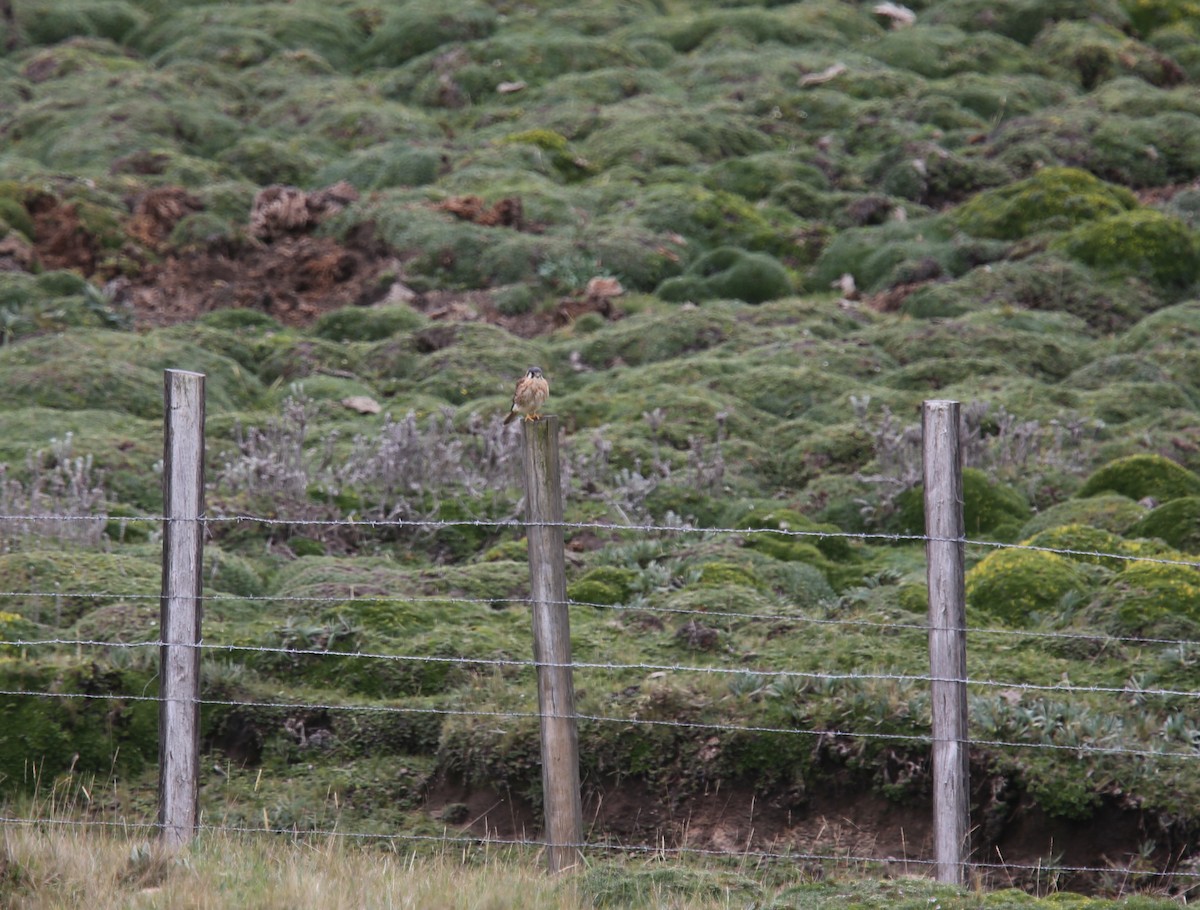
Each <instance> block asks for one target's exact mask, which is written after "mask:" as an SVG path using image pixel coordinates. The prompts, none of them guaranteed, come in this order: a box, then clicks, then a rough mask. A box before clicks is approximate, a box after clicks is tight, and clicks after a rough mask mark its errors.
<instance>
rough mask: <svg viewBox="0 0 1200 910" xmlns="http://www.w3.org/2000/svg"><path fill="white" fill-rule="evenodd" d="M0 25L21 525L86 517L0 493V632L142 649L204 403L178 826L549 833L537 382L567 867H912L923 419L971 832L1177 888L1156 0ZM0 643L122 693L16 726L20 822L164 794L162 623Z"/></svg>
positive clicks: (1178, 644) (1177, 665)
mask: <svg viewBox="0 0 1200 910" xmlns="http://www.w3.org/2000/svg"><path fill="white" fill-rule="evenodd" d="M13 6H14V7H15V17H16V18H15V22H12V23H7V24H5V25H4V26H2V27H0V28H3V29H7V31H3V40H0V44H3V45H5V46H6V47H7V52H6V53H4V55H3V56H0V269H3V271H0V515H24V516H29V515H33V516H67V517H78V516H103V520H100V521H54V520H49V519H46V520H17V521H4V520H2V519H0V592H2V595H0V640H2V641H8V642H12V641H22V640H43V639H62V640H72V641H73V640H86V641H103V642H110V643H114V642H115V643H126V644H134V643H138V642H153V641H155V640H156V639H157V636H158V629H157V622H158V593H159V580H158V565H159V558H160V550H161V536H160V533H159V531H160V529H159V525H158V523H157V522H155V521H154V520H153V516H155V515H156V514H161V508H162V493H161V488H160V483H161V479H160V474H159V473H158V472H157V468H158V467H159V466H160V464H159V463H160V461H161V458H162V451H163V450H162V426H161V421H162V415H161V412H162V391H161V390H162V370H163V369H164V368H181V369H189V370H198V371H202V372H204V373H205V374H206V375H207V377H208V379H207V388H208V404H207V407H208V436H207V470H208V481H209V490H208V494H207V504H208V512H209V515H210V517H211V518H212V521H211V523H210V535H209V539H208V541H207V543H206V564H205V584H206V592H207V594H208V595H209V597H208V600H207V602H206V605H205V620H204V622H205V625H204V638H205V641H206V643H209V644H213V645H228V646H234V647H233V649H229V650H217V649H213V650H209V651H206V652H205V654H204V683H203V685H204V697H205V699H207V700H208V701H209V702H211V703H210V704H207V705H205V707H204V709H203V724H204V747H205V749H206V757H205V760H204V762H203V763H202V764H203V767H204V768H205V769H206V770H205V772H204V774H205V777H204V780H203V782H202V801H203V806H204V812H205V817H206V819H207V820H208V821H210V822H212V823H215V824H230V825H236V826H247V825H249V826H255V827H257V826H261V825H264V824H265V825H266V826H267V827H270V828H281V829H295V830H298V831H319V830H327V829H329V828H331V827H334V826H335V825H336V826H337V827H338V828H339V829H340V830H344V831H354V832H364V833H371V834H380V833H390V832H406V833H409V834H415V835H435V834H440V833H442V832H443V831H445V830H447V829H449V830H452V831H454V832H458V833H470V834H483V833H485V832H490V833H493V834H496V833H498V834H500V835H501V836H506V837H510V836H518V837H519V836H522V835H526V836H528V835H532V833H533V832H535V831H536V830H537V829H538V826H539V824H540V816H539V813H540V799H541V793H540V791H541V778H540V768H539V765H538V760H537V758H538V752H537V717H536V713H535V712H536V693H535V691H534V687H533V670H532V668H531V667H529V666H527V665H524V663H525V662H527V661H529V660H530V659H531V657H532V644H531V640H530V632H529V616H528V611H527V610H525V609H522V600H523V599H524V598H525V597H527V590H528V576H527V567H526V552H525V544H524V540H523V535H522V533H521V530H520V528H519V527H515V526H512V525H510V524H507V523H508V522H510V521H512V520H514V519H519V518H520V517H521V516H522V514H523V512H522V494H521V490H520V486H519V482H520V477H519V474H520V470H519V468H520V464H519V463H520V459H519V447H520V432H519V430H518V429H516V428H513V427H510V428H507V429H506V428H504V427H503V426H502V425H501V422H500V421H501V418H502V417H503V415H504V414H505V412H506V411H507V409H508V404H509V400H510V396H511V394H512V385H513V382H514V381H515V380H516V378H517V377H518V376H519V375H521V373H522V372H523V371H524V370H525V369H526V367H528V366H529V365H530V364H535V363H536V364H538V365H540V366H541V367H542V368H543V369H544V370H545V372H546V375H547V376H548V377H549V378H550V382H551V385H552V389H553V392H552V398H551V403H550V408H549V410H550V411H552V412H553V413H554V414H556V415H558V417H559V419H560V420H561V422H562V425H563V427H564V430H565V433H564V437H563V461H564V475H565V484H566V489H567V497H566V513H567V514H566V518H567V521H568V522H572V523H576V524H578V525H579V527H573V528H569V529H568V531H567V547H568V573H569V578H568V583H569V588H568V595H569V597H570V599H571V600H572V601H575V602H576V603H575V604H574V605H573V606H572V608H571V623H572V641H573V649H574V656H575V659H576V660H577V661H580V662H582V663H584V664H590V665H592V666H591V667H589V668H585V669H580V670H579V671H578V673H577V676H576V688H577V690H578V695H579V710H580V713H581V714H583V715H586V716H587V718H589V719H586V720H584V721H582V722H581V728H580V736H581V741H582V754H583V763H584V767H583V769H582V770H583V777H584V786H585V791H586V799H587V801H588V806H589V807H590V808H589V813H590V815H589V819H590V821H589V824H590V825H591V827H590V833H589V840H590V841H592V842H594V843H597V844H606V843H607V844H617V843H636V844H655V843H661V842H663V841H665V842H667V843H670V844H679V845H686V846H690V847H699V848H702V849H721V850H734V851H735V852H736V851H737V850H742V849H748V848H751V847H753V848H759V849H781V848H782V847H785V846H786V847H788V848H790V849H792V850H793V851H799V852H801V853H804V852H813V853H816V854H822V855H826V854H829V853H830V852H836V853H839V854H844V855H847V856H864V855H865V856H888V855H891V856H899V857H903V856H912V857H922V856H924V857H927V856H928V855H929V844H928V831H929V820H928V815H929V808H928V807H929V793H930V786H931V784H930V779H929V777H930V775H929V766H928V744H927V742H926V741H925V740H924V738H925V737H927V736H928V735H929V696H928V686H927V684H925V683H923V682H920V681H913V680H911V679H909V677H913V676H921V675H927V674H928V664H927V656H926V651H925V648H926V633H925V630H924V627H923V623H924V621H925V610H926V596H927V594H926V589H925V575H924V572H925V567H924V551H923V547H922V545H921V544H920V542H919V541H914V540H912V539H911V536H912V535H920V534H921V533H922V532H923V528H924V524H923V505H922V495H921V492H922V491H921V489H920V486H919V484H920V481H921V465H920V439H919V405H920V402H921V401H922V400H923V399H928V398H950V399H956V400H959V401H961V402H962V403H963V415H964V430H965V457H966V462H967V471H966V476H965V479H964V484H965V496H966V503H965V515H966V521H967V533H968V536H969V537H970V538H971V539H972V540H973V541H976V542H977V543H974V544H972V545H969V546H968V547H967V555H968V558H969V560H970V568H969V572H968V576H967V593H968V622H969V625H970V626H971V630H972V631H971V634H970V641H969V645H968V648H969V667H968V669H969V675H970V676H971V678H972V679H973V680H978V681H981V683H983V684H982V685H976V686H973V687H972V689H971V737H972V739H973V740H975V741H977V743H978V744H977V745H975V746H973V748H972V750H971V768H972V781H973V787H974V794H973V811H974V813H975V815H974V823H975V826H976V827H975V832H974V835H973V837H974V839H975V847H976V848H977V856H978V857H979V858H981V859H982V860H983V861H985V862H992V863H998V864H1004V863H1009V862H1012V863H1015V864H1017V865H1018V866H1020V865H1021V864H1036V863H1041V864H1042V865H1045V864H1046V863H1051V864H1053V863H1057V862H1064V863H1066V864H1067V865H1082V866H1091V867H1095V866H1108V865H1112V866H1115V867H1120V868H1127V867H1128V868H1134V869H1136V870H1138V871H1139V872H1151V871H1155V870H1163V869H1166V868H1168V867H1170V868H1171V869H1180V870H1184V871H1186V870H1188V869H1190V870H1191V871H1193V872H1195V871H1196V864H1197V863H1198V862H1200V851H1198V849H1197V846H1198V845H1197V837H1198V836H1200V777H1198V776H1197V774H1196V761H1197V760H1200V751H1198V750H1200V720H1197V717H1196V713H1195V710H1194V706H1195V694H1196V691H1197V690H1200V685H1198V683H1200V673H1198V672H1197V665H1198V662H1200V569H1198V567H1197V563H1198V562H1200V92H1198V91H1197V82H1198V81H1200V7H1198V6H1197V5H1196V4H1195V3H1194V2H1192V0H1123V2H1121V0H1058V2H1055V3H1036V2H1032V0H993V2H991V3H986V4H985V3H980V2H976V0H935V2H929V3H924V2H919V3H916V4H913V5H912V8H911V9H909V10H907V11H905V10H904V9H902V8H901V9H899V10H896V9H893V8H892V7H890V6H888V5H883V6H881V7H878V8H877V7H876V5H875V3H873V2H846V0H805V2H801V3H776V2H760V3H738V2H736V0H725V2H718V0H704V2H692V3H682V2H675V0H596V2H592V3H587V4H574V5H571V4H557V3H548V2H540V0H529V2H524V3H517V2H513V3H509V2H506V0H492V2H485V0H445V2H442V3H436V4H435V3H431V2H425V0H406V2H402V3H388V4H385V3H370V2H362V0H323V2H320V3H317V2H312V0H295V2H289V3H269V2H266V3H239V4H212V3H202V2H196V3H189V2H175V3H165V2H158V0H148V2H142V3H135V2H124V0H87V2H66V0H14V3H13ZM910 15H911V18H912V21H911V22H910V21H908V20H909V18H910ZM239 516H254V517H257V518H259V519H268V520H269V521H265V522H264V521H254V520H240V519H239ZM340 519H355V520H357V521H358V522H359V523H357V524H349V525H348V524H338V523H336V521H337V520H340ZM388 519H405V520H409V521H414V522H417V521H419V522H429V524H428V525H426V526H424V527H414V526H399V527H398V526H394V525H392V526H387V525H383V526H380V525H375V524H372V522H375V521H379V520H388ZM598 525H619V526H622V527H621V528H620V529H616V530H610V529H606V528H604V527H597V526H598ZM631 526H645V527H644V529H643V528H636V529H635V528H631ZM703 529H708V530H703ZM764 529H766V530H767V531H774V532H789V531H791V532H794V531H813V532H825V533H827V534H833V535H834V536H824V537H822V536H796V535H794V534H789V533H764ZM1017 543H1022V544H1029V545H1031V546H1032V547H1035V548H1036V549H1028V548H1026V549H1013V548H1011V547H1005V546H1001V545H1003V544H1017ZM0 648H2V649H3V652H2V653H0V688H2V689H4V690H6V691H12V692H23V691H42V692H53V693H59V694H71V693H82V694H87V695H107V694H114V695H122V696H126V697H125V698H123V699H122V698H118V699H82V698H75V699H69V698H67V699H64V698H38V697H32V696H24V695H19V694H16V695H3V696H0V710H2V711H3V714H4V724H3V727H4V729H3V732H0V788H2V789H3V790H4V792H5V793H6V794H7V798H8V799H9V800H10V801H12V802H13V804H14V805H16V806H18V807H19V806H20V805H21V803H22V801H23V800H27V799H30V798H32V797H31V794H33V793H35V792H36V791H37V790H38V789H39V787H45V786H47V785H48V783H50V782H52V781H54V780H55V778H56V777H57V776H58V775H60V774H65V773H67V772H70V774H71V775H72V776H71V777H70V778H69V779H70V780H73V781H77V780H81V779H82V777H81V776H86V775H98V776H99V777H100V778H101V779H102V780H103V781H105V784H106V786H105V791H106V797H105V799H104V800H103V801H100V800H97V801H96V802H95V803H92V801H91V797H90V796H89V797H88V800H87V802H88V806H87V809H86V811H88V812H89V813H91V814H92V815H94V816H95V817H97V818H103V819H116V818H139V819H146V818H152V817H153V806H154V788H155V780H156V769H155V763H156V761H157V754H158V745H157V738H156V720H157V708H156V706H155V704H154V702H153V701H142V700H140V699H139V697H142V696H153V694H154V692H155V691H156V685H157V683H156V678H155V672H156V667H157V652H156V649H155V648H153V647H147V648H136V647H108V648H105V647H85V646H63V647H49V646H32V647H16V646H12V645H8V646H4V645H0ZM239 648H240V649H241V650H238V649H239ZM264 648H265V649H267V650H255V649H264ZM290 649H299V650H302V651H306V652H322V653H304V654H294V653H288V651H289V650H290ZM324 652H328V653H324ZM358 653H365V654H383V655H399V656H402V657H408V658H417V659H416V660H411V659H409V660H402V659H367V658H364V657H359V656H354V655H355V654H358ZM339 654H340V655H342V656H338V655H339ZM671 668H674V669H671ZM828 677H834V678H828ZM239 703H250V704H239ZM282 703H303V704H305V705H310V706H311V707H305V708H289V707H287V706H286V704H282ZM634 721H636V722H634ZM646 721H664V722H665V723H658V724H653V723H652V724H647V723H645V722H646ZM790 731H807V732H790ZM814 731H815V732H814ZM821 731H825V732H821ZM828 731H834V732H833V733H832V734H831V733H829V732H828ZM889 736H894V737H896V738H894V739H891V738H888V737H889ZM1013 744H1019V745H1013ZM35 768H36V771H35ZM81 786H82V785H81ZM101 802H102V804H101ZM730 806H733V807H737V808H735V809H730V808H729V807H730ZM497 807H501V808H497ZM831 818H837V819H841V820H842V821H839V822H838V823H837V824H835V825H833V827H830V826H829V823H828V819H831ZM906 831H907V834H906V833H905V832H906ZM922 838H925V841H924V842H922ZM993 879H994V880H1002V881H1003V882H1005V883H1008V884H1014V885H1018V886H1028V885H1031V884H1034V885H1037V886H1039V887H1041V886H1042V885H1044V884H1045V882H1044V881H1043V880H1042V879H1040V878H1039V876H1038V875H1037V874H1035V873H1030V872H1028V871H1025V872H1022V871H1021V870H1020V869H1017V870H1015V871H1012V872H1010V873H1009V874H1008V875H1007V877H1002V876H1000V875H999V873H997V874H996V876H993ZM1079 881H1080V882H1081V883H1083V880H1082V879H1080V880H1079ZM1056 883H1057V884H1060V885H1064V886H1070V885H1071V884H1072V881H1071V880H1070V879H1069V878H1067V877H1065V876H1064V877H1063V878H1061V879H1060V880H1056ZM1084 884H1086V885H1087V886H1088V887H1091V888H1098V889H1111V890H1114V891H1117V890H1121V889H1127V888H1131V887H1145V888H1150V889H1158V890H1165V889H1167V888H1168V887H1175V888H1177V889H1178V890H1179V891H1186V890H1187V889H1188V888H1193V887H1194V885H1195V880H1194V879H1191V880H1189V879H1181V880H1179V883H1175V884H1171V883H1169V882H1165V881H1164V880H1162V879H1157V878H1150V877H1148V878H1145V879H1139V878H1137V877H1136V876H1134V877H1130V876H1129V875H1127V874H1122V875H1116V874H1114V875H1113V876H1111V877H1108V876H1104V875H1092V876H1090V877H1089V878H1088V879H1087V881H1086V882H1085V883H1084ZM1081 886H1082V885H1081ZM2 887H3V886H2V884H0V888H2ZM0 893H3V892H2V891H0ZM780 906H783V905H780ZM787 906H791V905H790V904H788V905H787Z"/></svg>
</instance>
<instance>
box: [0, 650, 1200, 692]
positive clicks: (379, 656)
mask: <svg viewBox="0 0 1200 910" xmlns="http://www.w3.org/2000/svg"><path fill="white" fill-rule="evenodd" d="M50 644H56V645H60V646H64V645H73V646H78V647H84V646H103V647H117V648H137V647H156V646H157V647H173V648H196V649H200V650H202V651H210V652H218V651H220V652H226V653H255V654H276V655H285V656H289V657H339V658H345V659H348V660H382V661H392V662H400V663H417V664H465V665H470V666H481V667H509V668H517V669H529V668H539V667H545V668H550V669H571V670H606V671H610V672H612V671H625V670H637V671H639V672H651V673H699V674H711V675H718V676H752V677H762V678H764V679H768V678H772V677H774V678H777V679H778V678H785V679H786V678H793V679H804V680H811V681H814V682H822V683H829V682H850V681H855V680H862V681H867V682H888V681H891V682H900V683H935V682H938V683H943V682H949V683H963V684H965V685H967V686H979V687H985V688H1000V689H1004V690H1006V691H1022V692H1063V693H1068V694H1073V693H1091V694H1107V695H1127V696H1135V697H1138V698H1144V697H1150V696H1154V697H1159V698H1200V690H1193V689H1161V688H1154V687H1148V686H1136V687H1133V686H1129V685H1125V686H1084V685H1076V684H1074V683H1070V682H1060V683H1028V682H1016V681H1008V680H993V679H975V678H971V677H952V676H933V675H930V674H922V673H911V674H910V673H861V672H849V673H827V672H820V671H806V670H786V669H784V670H781V669H772V668H769V667H767V668H754V667H703V666H698V665H694V664H652V663H627V664H618V663H603V662H599V661H583V660H572V661H569V662H566V663H561V662H553V661H538V660H530V659H524V658H515V657H461V656H459V657H450V656H443V655H431V654H385V653H377V652H370V651H333V650H329V649H327V648H288V647H281V646H280V647H276V646H270V645H235V644H219V643H213V642H203V641H202V642H164V641H155V642H103V641H93V640H87V639H77V640H72V639H14V640H12V641H6V642H0V645H7V646H9V647H23V646H36V645H50Z"/></svg>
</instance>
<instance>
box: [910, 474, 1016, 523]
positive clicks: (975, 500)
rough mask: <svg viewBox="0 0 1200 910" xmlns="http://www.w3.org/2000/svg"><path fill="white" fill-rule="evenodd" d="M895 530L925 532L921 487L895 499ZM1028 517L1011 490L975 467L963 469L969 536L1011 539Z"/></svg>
mask: <svg viewBox="0 0 1200 910" xmlns="http://www.w3.org/2000/svg"><path fill="white" fill-rule="evenodd" d="M896 505H897V529H898V530H899V532H900V533H902V534H924V533H925V487H924V485H917V486H915V487H912V488H911V489H909V490H906V491H905V492H904V493H902V494H900V496H899V497H898V498H897V500H896ZM1028 518H1029V503H1027V502H1026V501H1025V498H1024V497H1023V496H1022V495H1021V494H1020V493H1018V492H1017V491H1016V490H1014V489H1012V488H1011V487H1008V486H1005V485H1003V484H998V483H993V482H992V481H991V480H990V479H989V478H988V476H987V474H985V473H984V472H983V471H980V470H978V469H977V468H965V469H963V523H964V524H965V526H966V532H967V534H968V535H969V536H973V535H979V534H992V535H997V534H999V536H1001V537H1003V538H1004V539H1007V540H1011V539H1013V537H1015V535H1016V533H1017V530H1018V529H1019V528H1020V526H1021V524H1022V523H1024V522H1025V521H1026V520H1027V519H1028Z"/></svg>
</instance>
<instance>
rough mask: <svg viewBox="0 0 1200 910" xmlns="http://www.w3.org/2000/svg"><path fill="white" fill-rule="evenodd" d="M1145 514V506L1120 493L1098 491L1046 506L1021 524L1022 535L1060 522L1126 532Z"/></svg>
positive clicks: (1028, 535)
mask: <svg viewBox="0 0 1200 910" xmlns="http://www.w3.org/2000/svg"><path fill="white" fill-rule="evenodd" d="M1145 516H1146V507H1145V506H1141V505H1138V504H1137V502H1136V501H1134V500H1132V499H1130V498H1129V497H1128V496H1122V495H1121V494H1120V493H1097V494H1096V495H1094V496H1089V497H1087V498H1086V499H1068V500H1066V501H1065V502H1060V503H1056V504H1055V505H1052V506H1050V507H1049V508H1048V509H1043V510H1042V511H1041V512H1039V513H1038V514H1037V515H1035V516H1034V517H1033V518H1031V519H1030V520H1029V521H1028V522H1026V524H1025V525H1024V526H1023V527H1022V528H1021V532H1020V535H1019V537H1020V538H1022V539H1024V538H1027V537H1033V536H1034V535H1035V534H1039V533H1041V532H1042V531H1045V530H1047V529H1049V528H1056V527H1059V526H1060V525H1089V526H1091V527H1095V528H1100V529H1101V530H1104V531H1108V532H1109V533H1111V534H1116V535H1118V536H1124V535H1125V534H1126V533H1127V532H1128V531H1129V529H1130V528H1132V527H1133V526H1134V525H1136V524H1137V523H1138V522H1139V521H1141V520H1142V519H1143V518H1144V517H1145Z"/></svg>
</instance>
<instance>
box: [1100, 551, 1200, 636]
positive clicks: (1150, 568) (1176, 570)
mask: <svg viewBox="0 0 1200 910" xmlns="http://www.w3.org/2000/svg"><path fill="white" fill-rule="evenodd" d="M1177 556H1178V558H1179V559H1180V560H1182V561H1186V559H1187V557H1186V556H1182V555H1179V554H1177ZM1105 593H1106V603H1107V604H1108V605H1109V606H1110V607H1111V608H1113V609H1114V610H1115V619H1116V624H1117V630H1118V631H1119V632H1121V633H1125V634H1151V633H1153V632H1154V630H1155V629H1156V628H1157V629H1159V630H1161V632H1162V634H1164V635H1174V634H1176V633H1175V632H1174V631H1173V630H1175V629H1177V628H1178V627H1177V626H1176V625H1174V624H1173V622H1172V621H1173V620H1183V621H1185V622H1187V623H1200V569H1196V568H1194V567H1192V566H1187V565H1175V564H1172V563H1163V562H1151V561H1149V560H1147V561H1144V562H1135V563H1133V564H1132V565H1131V566H1129V567H1128V568H1127V569H1125V571H1124V572H1122V573H1121V574H1120V575H1119V576H1117V577H1116V578H1114V579H1113V580H1112V581H1110V582H1109V584H1108V587H1107V590H1106V592H1105Z"/></svg>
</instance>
